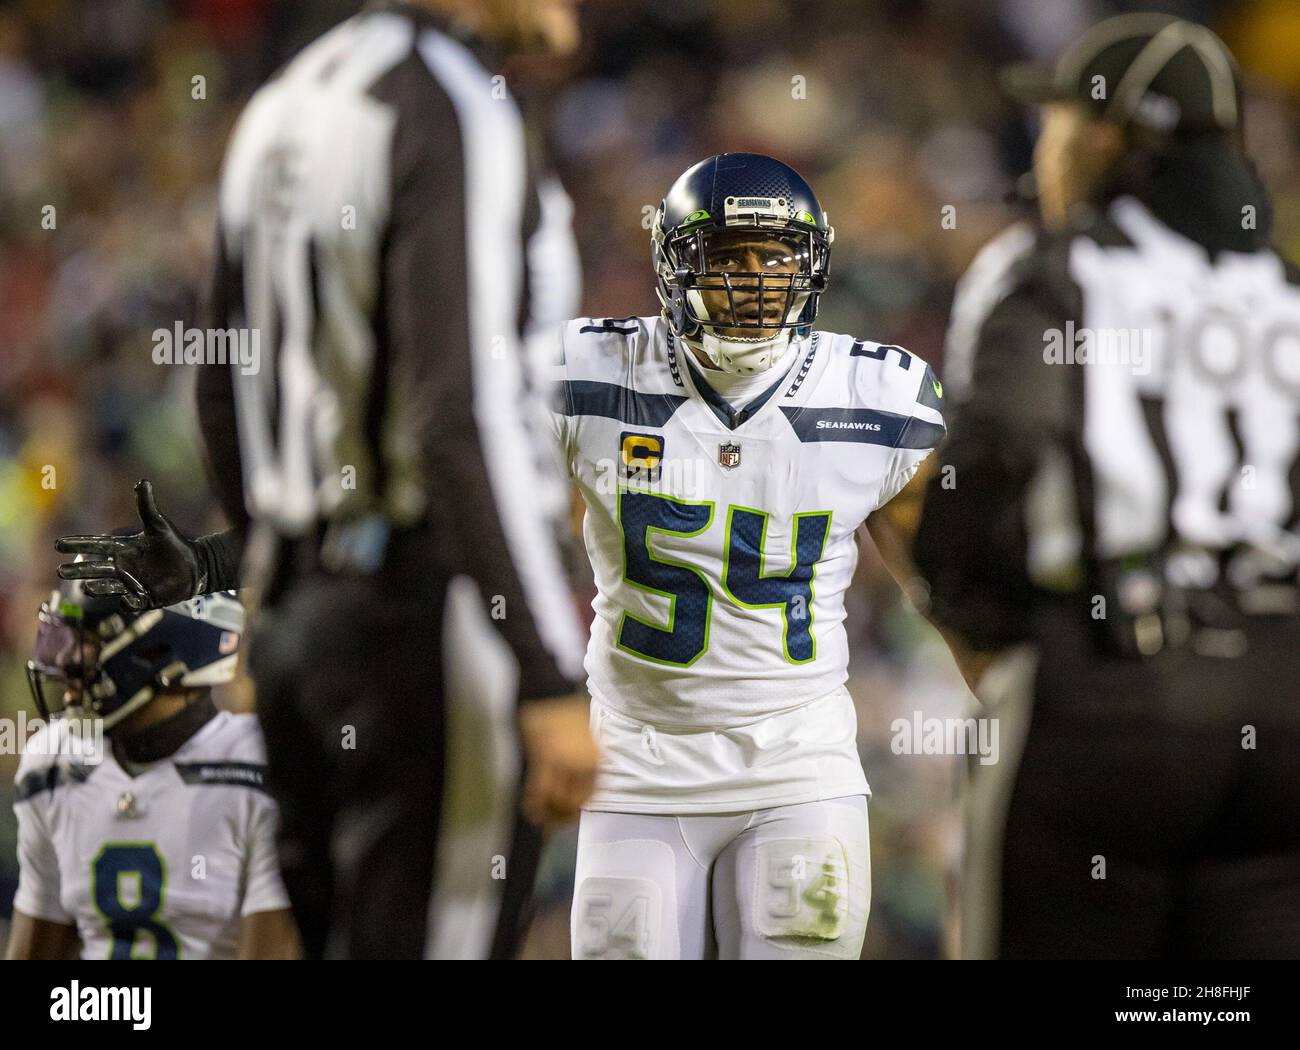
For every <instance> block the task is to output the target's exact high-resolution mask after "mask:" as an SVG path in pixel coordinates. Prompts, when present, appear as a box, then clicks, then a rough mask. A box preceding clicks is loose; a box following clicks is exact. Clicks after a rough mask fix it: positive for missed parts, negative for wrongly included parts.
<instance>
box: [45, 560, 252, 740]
mask: <svg viewBox="0 0 1300 1050" xmlns="http://www.w3.org/2000/svg"><path fill="white" fill-rule="evenodd" d="M243 632H244V607H243V606H242V605H241V604H240V602H239V598H238V596H237V595H236V594H235V592H234V591H222V592H219V593H216V594H203V595H199V596H198V597H196V598H190V599H189V600H187V601H184V602H180V603H178V604H176V605H169V606H167V607H166V608H163V609H150V610H146V611H144V612H138V613H137V612H131V611H129V610H127V609H125V607H124V606H123V604H122V602H121V601H120V600H119V599H118V598H116V597H106V598H95V597H92V596H90V595H88V594H86V592H85V590H84V588H83V587H82V585H81V583H80V581H76V580H73V581H69V582H67V583H64V584H63V586H62V587H61V589H60V590H58V591H55V592H54V593H53V594H52V595H51V596H50V600H49V601H47V602H45V603H43V604H42V605H41V609H40V612H39V613H38V614H37V629H36V646H35V650H34V652H33V654H32V659H31V660H29V661H28V662H27V681H28V684H29V685H30V686H31V690H32V697H33V699H34V700H35V701H36V707H37V709H38V710H39V711H40V714H41V717H42V718H44V719H46V720H48V719H49V718H50V717H52V716H54V715H58V714H61V713H63V711H64V709H65V708H66V707H70V706H76V707H78V708H88V709H89V713H90V714H93V715H94V716H98V717H99V718H102V719H103V724H104V730H105V731H108V730H110V729H112V727H113V726H114V725H116V724H117V723H119V722H121V721H122V719H124V718H126V717H127V715H129V714H131V713H132V712H133V711H136V710H138V709H140V708H141V707H143V706H144V705H145V704H147V703H148V702H149V701H150V700H152V699H153V698H154V697H155V696H156V695H158V694H159V693H160V692H163V691H175V690H179V689H195V688H200V687H202V686H210V685H217V684H220V683H222V682H228V681H230V680H231V679H232V678H233V677H234V675H235V653H236V651H237V650H238V649H239V639H240V636H241V635H242V634H243ZM65 698H66V702H65Z"/></svg>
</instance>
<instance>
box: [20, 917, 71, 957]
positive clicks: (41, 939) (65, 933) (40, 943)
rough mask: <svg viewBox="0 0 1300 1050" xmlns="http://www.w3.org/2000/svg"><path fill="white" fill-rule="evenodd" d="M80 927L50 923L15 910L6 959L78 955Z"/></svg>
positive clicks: (47, 920) (62, 923)
mask: <svg viewBox="0 0 1300 1050" xmlns="http://www.w3.org/2000/svg"><path fill="white" fill-rule="evenodd" d="M78 943H79V942H78V940H77V928H76V927H75V926H73V925H72V924H71V923H64V922H51V921H50V920H49V919H38V918H36V917H35V916H34V915H28V914H26V913H25V912H22V911H19V910H18V909H17V908H15V909H14V914H13V920H12V921H11V922H10V924H9V945H8V947H7V948H6V949H5V958H6V959H44V960H57V959H72V958H75V957H76V954H77V945H78Z"/></svg>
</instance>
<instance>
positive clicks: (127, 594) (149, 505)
mask: <svg viewBox="0 0 1300 1050" xmlns="http://www.w3.org/2000/svg"><path fill="white" fill-rule="evenodd" d="M135 498H136V506H137V508H138V509H139V512H140V521H141V522H142V523H143V524H144V528H143V529H142V530H141V531H140V532H133V533H128V534H126V535H123V536H113V535H107V536H63V537H60V538H59V540H58V541H56V542H55V544H54V549H55V550H57V551H59V553H61V554H79V555H81V556H82V558H83V559H84V560H83V561H77V562H64V563H63V564H62V565H60V566H59V579H61V580H82V581H83V586H84V587H85V589H86V593H87V594H89V595H92V596H94V597H97V598H102V597H105V596H106V595H112V594H120V595H122V600H123V601H124V602H126V604H127V605H128V606H129V607H130V608H131V609H132V610H133V611H135V612H139V611H141V610H143V609H160V608H162V607H163V606H164V605H175V604H176V603H177V602H182V601H184V600H185V599H186V598H192V597H194V596H195V595H196V594H203V593H204V592H205V591H206V590H207V573H206V572H205V571H204V569H203V558H202V555H201V553H200V551H199V549H198V546H197V544H196V543H195V542H194V541H193V540H190V539H187V538H186V537H185V536H182V535H181V534H180V532H179V531H178V530H177V528H176V526H175V525H173V524H172V523H171V521H170V520H169V519H168V518H167V517H165V516H164V515H163V514H160V513H159V511H158V507H157V505H156V504H155V503H154V498H153V485H151V484H150V483H149V482H148V481H140V482H137V483H136V486H135Z"/></svg>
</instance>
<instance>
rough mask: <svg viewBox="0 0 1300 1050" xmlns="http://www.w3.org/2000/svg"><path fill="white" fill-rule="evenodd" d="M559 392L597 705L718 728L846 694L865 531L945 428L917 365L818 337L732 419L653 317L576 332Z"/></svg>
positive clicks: (655, 720) (902, 354)
mask: <svg viewBox="0 0 1300 1050" xmlns="http://www.w3.org/2000/svg"><path fill="white" fill-rule="evenodd" d="M555 378H556V379H557V380H558V384H559V385H558V388H557V391H556V402H555V407H556V416H555V426H556V429H557V431H558V437H559V440H560V442H561V447H562V450H563V455H564V456H565V458H566V460H567V464H568V468H569V470H570V473H571V474H572V477H573V479H574V480H575V482H576V483H577V485H578V486H579V488H580V489H581V491H582V495H583V497H584V500H585V502H586V507H587V511H586V518H585V522H584V538H585V542H586V547H587V552H588V554H589V556H590V558H591V564H592V567H593V570H594V572H595V578H596V584H597V587H598V591H599V593H598V595H597V597H596V599H595V602H594V609H595V613H596V618H595V622H594V625H593V627H592V636H591V641H590V645H589V647H588V650H587V659H586V669H587V673H588V676H589V686H590V688H591V691H592V695H593V698H594V699H595V700H596V701H597V702H598V703H599V704H601V705H603V706H604V707H606V708H608V709H610V710H611V711H612V712H615V713H617V714H618V715H621V716H623V717H625V718H627V719H630V720H634V721H636V722H642V723H647V724H650V725H654V726H659V727H669V728H671V727H697V728H706V727H708V728H715V729H716V728H720V727H733V726H742V725H746V724H750V723H754V722H757V721H759V720H761V719H764V718H767V717H769V716H772V715H776V714H778V713H780V712H786V711H790V710H791V709H795V708H799V707H801V706H802V705H805V704H807V703H809V702H810V701H814V700H817V699H818V698H821V697H825V696H827V695H828V694H830V693H832V692H834V691H835V690H836V689H838V688H840V687H842V686H843V683H844V682H845V680H846V678H847V676H848V642H847V637H846V634H845V630H844V592H845V590H846V589H847V587H848V586H849V582H850V581H851V579H852V577H853V571H854V567H855V566H856V564H857V545H856V541H855V532H856V530H857V529H858V527H859V526H860V525H861V524H862V523H863V521H864V519H865V518H866V517H867V515H869V514H871V513H872V511H874V510H876V509H877V508H878V507H880V506H881V505H883V504H884V503H886V502H887V501H888V500H889V499H890V498H892V497H893V496H894V495H895V494H896V493H897V492H898V491H899V490H900V489H901V488H902V487H903V485H904V484H906V482H907V481H908V479H909V478H911V476H912V475H913V474H914V473H915V472H916V470H917V468H918V466H919V465H920V463H921V461H922V460H923V459H924V458H925V457H926V455H928V454H929V452H930V450H931V449H932V448H933V447H934V446H935V445H936V443H937V442H938V441H939V439H940V438H941V437H942V435H943V433H944V427H943V418H942V415H941V413H940V407H941V404H942V401H941V398H942V387H941V386H940V384H939V381H938V379H936V377H935V375H934V373H933V372H932V371H931V370H930V368H929V367H928V366H927V365H926V364H925V362H923V361H921V360H920V359H919V358H917V357H915V356H914V355H912V354H910V353H908V352H907V351H906V350H903V349H901V348H900V347H896V346H888V345H881V344H877V343H869V342H865V341H863V340H855V339H853V338H852V337H850V336H845V335H835V334H831V333H827V332H814V333H812V334H811V335H809V336H805V337H803V338H800V339H797V340H796V346H795V352H794V354H793V364H791V365H790V366H789V368H788V370H785V369H782V370H780V373H779V374H778V371H777V370H773V374H772V380H771V384H770V386H769V387H768V388H767V389H766V390H765V391H764V392H761V393H759V394H758V395H757V396H755V397H754V399H753V400H751V401H750V402H749V403H748V404H745V405H743V406H740V407H739V408H735V407H733V406H732V405H730V404H729V403H728V402H727V401H726V400H724V399H723V398H722V397H720V396H719V395H718V394H717V393H716V392H715V391H714V390H713V389H712V388H711V387H710V386H708V384H707V383H706V382H705V381H704V380H703V379H702V378H701V370H700V369H699V366H698V364H697V362H696V360H695V358H694V355H693V354H692V352H691V351H690V350H689V349H688V348H686V347H684V346H682V345H681V344H680V342H678V341H676V340H675V339H674V337H673V336H672V334H671V333H670V332H669V331H668V329H667V327H666V325H665V324H664V323H663V321H662V320H661V319H660V318H657V317H642V318H628V319H621V320H592V319H579V320H576V321H571V322H569V323H568V324H567V325H566V326H565V328H564V331H563V335H562V345H561V363H560V365H559V366H558V374H557V375H556V376H555Z"/></svg>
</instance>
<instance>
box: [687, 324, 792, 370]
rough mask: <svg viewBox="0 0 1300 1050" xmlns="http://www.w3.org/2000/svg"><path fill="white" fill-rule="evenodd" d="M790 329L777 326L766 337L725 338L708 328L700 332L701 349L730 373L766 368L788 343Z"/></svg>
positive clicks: (780, 354)
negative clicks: (771, 334)
mask: <svg viewBox="0 0 1300 1050" xmlns="http://www.w3.org/2000/svg"><path fill="white" fill-rule="evenodd" d="M791 334H792V330H791V329H789V328H782V329H780V330H779V331H778V332H777V333H776V334H775V335H774V336H771V337H770V338H766V339H724V338H722V336H718V335H714V334H713V333H712V332H710V331H708V330H707V329H705V330H703V331H702V332H701V333H700V336H699V344H700V350H701V351H702V352H703V353H704V354H705V355H707V356H708V359H709V360H710V361H712V362H713V363H714V364H715V365H717V366H718V367H719V368H720V369H722V371H724V372H730V373H732V374H733V375H749V376H752V375H758V374H759V373H760V372H766V371H767V370H768V369H769V368H771V367H772V366H773V365H774V364H776V362H777V361H779V360H780V359H781V356H782V355H783V354H784V353H785V352H786V349H787V348H788V347H789V346H790V336H791Z"/></svg>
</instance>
